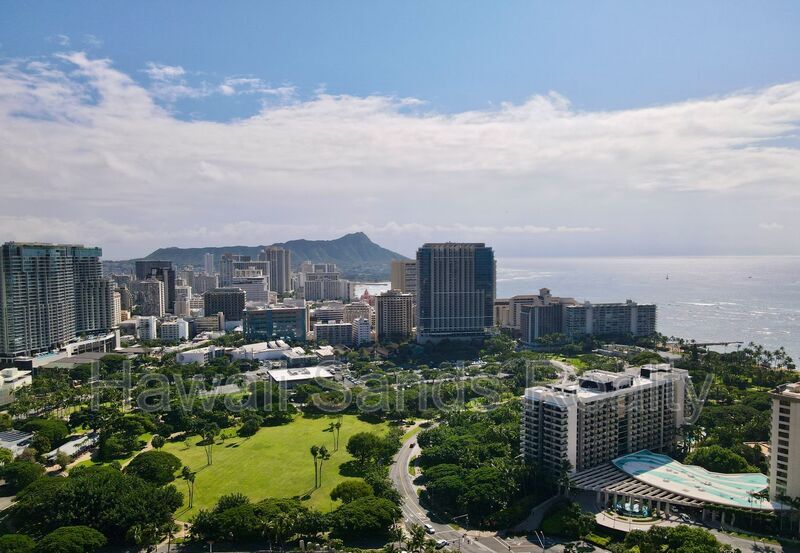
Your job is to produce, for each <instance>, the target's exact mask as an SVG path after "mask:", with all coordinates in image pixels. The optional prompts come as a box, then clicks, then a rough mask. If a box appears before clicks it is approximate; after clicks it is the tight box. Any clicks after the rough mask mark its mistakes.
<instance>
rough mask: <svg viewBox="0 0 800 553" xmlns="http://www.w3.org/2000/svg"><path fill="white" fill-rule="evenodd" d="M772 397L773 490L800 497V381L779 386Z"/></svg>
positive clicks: (778, 496)
mask: <svg viewBox="0 0 800 553" xmlns="http://www.w3.org/2000/svg"><path fill="white" fill-rule="evenodd" d="M770 396H771V397H772V431H771V440H772V447H771V448H770V467H769V493H770V498H771V499H772V500H773V501H780V500H781V497H782V496H788V497H792V498H798V497H800V382H797V383H794V384H784V385H782V386H778V387H777V388H776V389H775V390H773V391H772V392H771V393H770Z"/></svg>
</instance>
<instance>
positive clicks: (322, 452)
mask: <svg viewBox="0 0 800 553" xmlns="http://www.w3.org/2000/svg"><path fill="white" fill-rule="evenodd" d="M330 458H331V454H330V453H329V452H328V448H327V447H325V446H324V445H323V446H320V448H319V485H320V486H321V485H322V463H324V462H325V461H327V460H328V459H330Z"/></svg>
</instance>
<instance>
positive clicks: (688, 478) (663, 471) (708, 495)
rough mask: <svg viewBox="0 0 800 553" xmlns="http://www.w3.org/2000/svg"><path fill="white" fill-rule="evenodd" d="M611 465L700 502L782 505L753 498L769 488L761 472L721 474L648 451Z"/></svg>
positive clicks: (759, 506) (756, 506) (765, 507)
mask: <svg viewBox="0 0 800 553" xmlns="http://www.w3.org/2000/svg"><path fill="white" fill-rule="evenodd" d="M612 463H614V465H615V466H616V467H617V468H618V469H620V470H622V471H623V472H625V473H626V474H629V475H630V476H632V477H633V478H635V479H636V480H639V481H640V482H644V483H646V484H649V485H651V486H654V487H656V488H661V489H663V490H666V491H669V492H674V493H677V494H680V495H683V496H686V497H691V498H693V499H697V500H700V501H704V502H708V503H716V504H719V505H728V506H731V507H742V508H747V509H760V510H770V511H771V510H774V509H775V508H780V504H779V503H772V502H771V501H767V500H762V499H756V498H754V497H753V494H756V493H758V492H761V491H763V490H765V489H766V488H767V487H768V486H769V482H768V480H767V477H766V476H765V475H763V474H761V473H743V474H720V473H717V472H711V471H708V470H706V469H704V468H702V467H697V466H694V465H684V464H683V463H679V462H678V461H676V460H674V459H672V458H671V457H667V456H666V455H660V454H658V453H653V452H651V451H648V450H646V449H644V450H642V451H638V452H636V453H631V454H630V455H625V456H623V457H619V458H617V459H614V460H613V461H612Z"/></svg>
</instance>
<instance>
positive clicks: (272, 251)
mask: <svg viewBox="0 0 800 553" xmlns="http://www.w3.org/2000/svg"><path fill="white" fill-rule="evenodd" d="M261 259H263V260H265V261H269V270H270V273H269V280H270V283H271V288H270V289H271V290H274V291H275V292H277V293H279V294H285V293H286V292H288V291H289V290H291V289H292V252H290V251H289V250H285V249H283V248H281V247H280V246H270V247H268V248H266V249H264V251H263V252H262V253H261Z"/></svg>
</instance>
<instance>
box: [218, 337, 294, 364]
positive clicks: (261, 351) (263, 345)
mask: <svg viewBox="0 0 800 553" xmlns="http://www.w3.org/2000/svg"><path fill="white" fill-rule="evenodd" d="M290 349H292V348H291V347H290V346H289V344H287V343H286V342H284V341H283V340H272V341H269V342H258V343H256V344H247V345H244V346H242V347H240V348H236V349H235V350H233V352H232V353H231V357H232V358H233V360H234V361H238V360H239V359H246V360H258V361H277V360H280V359H284V358H285V353H286V352H287V351H288V350H290Z"/></svg>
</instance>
